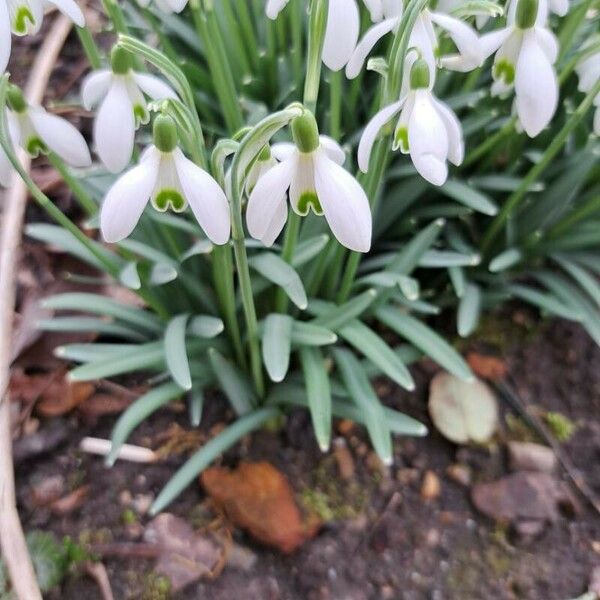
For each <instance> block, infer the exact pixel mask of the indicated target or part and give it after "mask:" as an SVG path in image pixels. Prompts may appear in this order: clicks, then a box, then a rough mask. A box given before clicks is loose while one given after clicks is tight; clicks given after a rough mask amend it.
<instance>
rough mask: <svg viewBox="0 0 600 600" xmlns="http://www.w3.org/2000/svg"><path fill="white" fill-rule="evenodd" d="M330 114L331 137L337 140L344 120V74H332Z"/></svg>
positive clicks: (330, 81) (339, 72) (330, 82)
mask: <svg viewBox="0 0 600 600" xmlns="http://www.w3.org/2000/svg"><path fill="white" fill-rule="evenodd" d="M329 93H330V99H329V100H330V105H329V106H330V112H329V135H330V136H331V137H332V138H333V139H334V140H337V139H339V137H340V134H341V120H342V72H341V71H337V72H333V73H331V78H330V80H329Z"/></svg>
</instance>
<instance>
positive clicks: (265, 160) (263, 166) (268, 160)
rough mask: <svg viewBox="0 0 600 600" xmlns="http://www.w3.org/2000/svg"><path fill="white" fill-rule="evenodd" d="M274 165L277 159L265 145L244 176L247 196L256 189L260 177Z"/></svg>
mask: <svg viewBox="0 0 600 600" xmlns="http://www.w3.org/2000/svg"><path fill="white" fill-rule="evenodd" d="M276 164H277V159H276V158H275V157H274V156H273V153H272V151H271V147H270V146H269V145H268V144H267V145H266V146H265V147H264V148H263V149H262V151H261V153H260V154H259V155H258V158H257V159H256V161H255V162H254V164H253V165H252V167H250V170H249V171H248V175H247V176H246V184H245V187H246V193H247V194H248V195H250V194H251V193H252V190H253V189H254V188H255V187H256V184H257V183H258V181H259V180H260V179H261V177H263V175H266V174H267V173H268V172H269V171H270V170H271V169H272V168H273V167H274V166H275V165H276Z"/></svg>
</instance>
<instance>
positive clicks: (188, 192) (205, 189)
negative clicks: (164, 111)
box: [100, 116, 231, 244]
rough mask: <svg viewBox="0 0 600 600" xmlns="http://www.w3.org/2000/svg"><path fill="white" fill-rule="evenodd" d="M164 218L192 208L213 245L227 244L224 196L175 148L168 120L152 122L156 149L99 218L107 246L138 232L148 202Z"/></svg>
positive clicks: (114, 192) (118, 186) (125, 178)
mask: <svg viewBox="0 0 600 600" xmlns="http://www.w3.org/2000/svg"><path fill="white" fill-rule="evenodd" d="M149 200H150V202H151V203H152V205H153V207H154V208H155V209H156V210H158V211H160V212H165V211H166V210H167V209H168V208H169V207H171V209H172V210H174V211H175V212H182V211H183V210H185V209H186V207H187V206H188V204H189V206H190V208H191V209H192V212H193V213H194V216H195V217H196V219H197V221H198V223H199V224H200V227H202V229H203V230H204V232H205V233H206V235H207V236H208V237H209V238H210V240H211V241H212V242H213V243H215V244H225V243H226V242H227V241H228V240H229V233H230V229H231V216H230V211H229V204H228V202H227V198H226V197H225V193H224V192H223V190H222V189H221V187H220V186H219V184H218V183H217V182H216V181H215V180H214V179H213V178H212V177H211V176H210V175H209V174H208V173H207V172H206V171H204V170H202V169H201V168H200V167H199V166H197V165H196V164H194V163H193V162H192V161H191V160H189V159H187V158H186V157H185V156H184V154H183V152H182V151H181V150H180V149H179V148H178V147H177V130H176V127H175V123H174V122H173V120H172V119H171V118H170V117H166V116H158V117H156V119H155V120H154V144H153V145H151V146H148V148H146V150H145V151H144V152H143V154H142V156H141V158H140V162H139V164H138V165H137V166H136V167H134V168H133V169H131V170H130V171H128V172H127V173H125V174H124V175H122V176H121V177H120V178H119V179H118V180H117V181H116V182H115V184H114V185H113V186H112V187H111V188H110V190H109V191H108V193H107V194H106V197H105V198H104V202H103V204H102V210H101V213H100V230H101V231H102V236H103V237H104V239H105V240H106V241H107V242H109V243H114V242H119V241H121V240H123V239H124V238H126V237H127V236H128V235H130V234H131V232H132V231H133V230H134V229H135V226H136V225H137V223H138V221H139V220H140V217H141V216H142V213H143V212H144V208H145V207H146V205H147V204H148V201H149Z"/></svg>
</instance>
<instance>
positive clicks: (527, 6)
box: [516, 0, 539, 29]
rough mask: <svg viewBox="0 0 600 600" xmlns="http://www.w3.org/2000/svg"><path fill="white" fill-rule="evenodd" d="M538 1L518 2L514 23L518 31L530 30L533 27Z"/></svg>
mask: <svg viewBox="0 0 600 600" xmlns="http://www.w3.org/2000/svg"><path fill="white" fill-rule="evenodd" d="M538 5H539V0H519V3H518V4H517V15H516V23H517V27H518V28H519V29H530V28H531V27H533V26H534V25H535V20H536V18H537V14H538Z"/></svg>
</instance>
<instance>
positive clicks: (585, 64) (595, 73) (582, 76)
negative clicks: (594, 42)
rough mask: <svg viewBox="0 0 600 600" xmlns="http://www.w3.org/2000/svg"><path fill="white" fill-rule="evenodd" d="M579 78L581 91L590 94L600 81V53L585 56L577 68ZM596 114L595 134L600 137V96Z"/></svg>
mask: <svg viewBox="0 0 600 600" xmlns="http://www.w3.org/2000/svg"><path fill="white" fill-rule="evenodd" d="M575 71H576V72H577V76H578V77H579V85H578V88H579V91H581V92H586V93H587V92H590V91H591V89H592V88H593V87H594V86H595V85H596V84H597V83H598V80H600V51H599V52H595V53H594V54H591V55H589V56H584V58H583V59H582V60H580V61H579V63H577V65H576V66H575ZM594 105H595V106H596V112H595V113H594V133H595V134H596V135H599V136H600V94H597V95H596V97H595V98H594Z"/></svg>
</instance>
